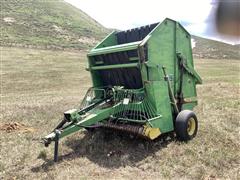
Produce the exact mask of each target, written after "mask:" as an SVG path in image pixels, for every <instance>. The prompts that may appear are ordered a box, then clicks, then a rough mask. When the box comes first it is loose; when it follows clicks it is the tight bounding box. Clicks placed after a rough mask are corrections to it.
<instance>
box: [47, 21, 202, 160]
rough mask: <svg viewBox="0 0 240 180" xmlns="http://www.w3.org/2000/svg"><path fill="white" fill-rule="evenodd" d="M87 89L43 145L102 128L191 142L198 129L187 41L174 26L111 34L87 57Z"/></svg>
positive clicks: (196, 77) (165, 24)
mask: <svg viewBox="0 0 240 180" xmlns="http://www.w3.org/2000/svg"><path fill="white" fill-rule="evenodd" d="M87 56H88V63H89V67H88V68H87V70H88V71H89V72H90V74H91V78H92V84H93V86H92V87H91V88H90V89H89V90H88V91H87V93H86V95H85V97H84V99H83V101H82V103H81V106H80V108H79V109H72V110H69V111H67V112H65V113H64V117H63V120H62V121H61V122H60V123H59V124H58V125H57V127H56V128H55V129H54V130H53V131H52V133H50V134H49V135H47V136H46V137H45V138H44V142H45V145H46V146H48V145H49V144H50V143H51V142H52V141H54V142H55V156H54V159H55V161H56V160H57V151H58V141H59V139H61V138H63V137H64V136H67V135H70V134H72V133H74V132H77V131H79V130H81V129H87V130H89V129H94V128H108V129H113V130H119V131H122V132H124V131H125V132H129V133H132V134H135V135H138V136H142V137H145V138H149V139H155V138H157V137H158V136H160V135H161V134H163V133H167V132H175V133H176V135H177V138H178V139H180V140H184V141H187V140H190V139H192V138H193V137H194V136H195V135H196V133H197V129H198V122H197V118H196V115H195V114H194V112H193V111H192V109H193V108H194V106H196V105H197V94H196V84H199V83H201V78H200V77H199V75H198V74H197V72H196V71H195V70H194V64H193V57H192V49H191V36H190V34H189V33H188V32H187V31H186V30H185V29H184V28H183V27H182V26H181V25H180V24H179V23H178V22H176V21H173V20H171V19H165V20H164V21H163V22H162V23H156V24H151V25H147V26H143V27H139V28H135V29H130V30H126V31H114V32H112V33H111V34H109V35H108V36H107V37H106V38H105V39H104V40H103V41H102V42H100V43H99V44H98V45H97V46H96V47H94V48H93V49H92V50H91V51H90V52H89V53H88V55H87Z"/></svg>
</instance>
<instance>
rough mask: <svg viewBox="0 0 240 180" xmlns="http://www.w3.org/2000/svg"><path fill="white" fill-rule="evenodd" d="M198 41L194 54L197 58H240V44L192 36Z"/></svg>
mask: <svg viewBox="0 0 240 180" xmlns="http://www.w3.org/2000/svg"><path fill="white" fill-rule="evenodd" d="M192 38H193V39H194V41H195V42H196V47H195V48H193V55H194V57H196V58H213V59H240V46H239V45H231V44H227V43H223V42H220V41H214V40H210V39H206V38H202V37H198V36H192Z"/></svg>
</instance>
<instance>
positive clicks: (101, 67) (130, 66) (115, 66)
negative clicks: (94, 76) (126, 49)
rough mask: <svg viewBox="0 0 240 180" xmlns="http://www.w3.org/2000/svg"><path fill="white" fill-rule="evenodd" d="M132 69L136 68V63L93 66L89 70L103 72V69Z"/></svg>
mask: <svg viewBox="0 0 240 180" xmlns="http://www.w3.org/2000/svg"><path fill="white" fill-rule="evenodd" d="M133 67H138V63H128V64H115V65H106V66H94V67H90V70H105V69H117V68H133Z"/></svg>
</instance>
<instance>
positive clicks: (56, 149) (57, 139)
mask: <svg viewBox="0 0 240 180" xmlns="http://www.w3.org/2000/svg"><path fill="white" fill-rule="evenodd" d="M55 134H56V136H55V144H54V162H57V161H58V142H59V136H60V131H59V130H55Z"/></svg>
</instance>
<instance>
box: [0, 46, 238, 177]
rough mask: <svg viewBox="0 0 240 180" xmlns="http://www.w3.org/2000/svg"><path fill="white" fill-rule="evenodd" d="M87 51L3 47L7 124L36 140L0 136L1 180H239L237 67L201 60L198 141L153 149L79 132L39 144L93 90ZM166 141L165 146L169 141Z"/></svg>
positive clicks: (118, 136)
mask: <svg viewBox="0 0 240 180" xmlns="http://www.w3.org/2000/svg"><path fill="white" fill-rule="evenodd" d="M85 54H86V53H85V52H60V51H45V50H33V49H19V48H1V60H2V66H1V68H2V71H1V78H2V81H1V86H2V91H1V95H2V96H1V97H2V98H1V112H2V113H1V116H0V121H1V123H3V124H4V123H10V122H17V123H21V124H24V125H25V126H27V127H31V128H34V129H35V131H33V132H31V133H23V132H21V131H13V132H11V133H7V132H5V131H0V179H1V178H3V179H14V178H15V179H177V178H181V179H239V177H240V174H239V165H240V153H239V148H240V143H239V142H240V141H239V131H240V125H239V104H240V103H239V102H240V101H239V79H240V74H239V72H240V71H239V70H240V67H239V61H237V60H211V59H209V60H208V59H199V60H196V61H195V64H196V68H197V70H198V71H199V73H200V75H201V76H202V78H203V82H204V84H203V85H201V86H198V97H199V105H198V106H197V108H196V110H195V111H196V113H197V116H198V119H199V132H198V135H197V137H196V138H195V139H194V140H192V141H190V142H189V143H180V142H178V141H176V140H175V139H172V138H169V137H167V138H165V137H163V138H159V139H157V140H156V141H153V142H150V141H146V140H142V139H135V138H131V137H129V136H127V135H122V134H119V133H112V132H102V131H97V132H95V133H88V132H86V131H81V132H79V133H76V134H75V135H72V136H69V137H67V138H65V139H63V140H62V141H61V143H60V160H59V162H58V163H57V164H54V163H52V159H53V146H50V147H49V148H45V147H44V146H43V145H42V144H40V143H39V140H40V138H41V137H43V136H44V135H46V134H48V133H49V132H50V131H51V130H52V128H53V127H54V126H55V125H56V123H57V122H58V119H59V118H60V117H61V116H62V113H63V112H64V111H66V110H68V109H71V108H74V107H77V106H78V104H79V102H80V100H81V98H82V97H83V95H84V94H85V92H86V90H87V88H88V87H90V86H91V84H90V76H89V74H88V73H87V72H85V71H84V68H85V67H86V65H87V64H86V59H85ZM164 139H165V140H164Z"/></svg>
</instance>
